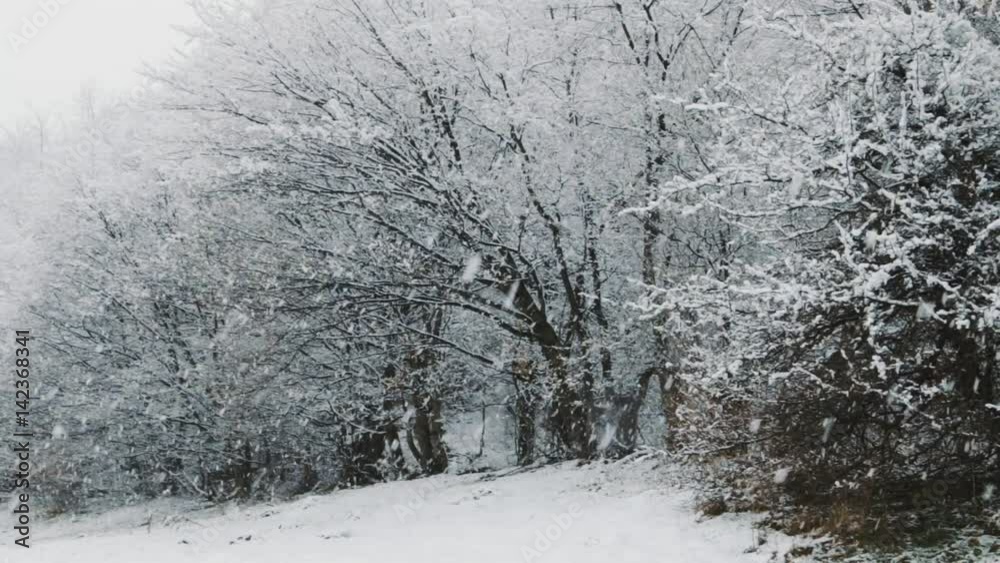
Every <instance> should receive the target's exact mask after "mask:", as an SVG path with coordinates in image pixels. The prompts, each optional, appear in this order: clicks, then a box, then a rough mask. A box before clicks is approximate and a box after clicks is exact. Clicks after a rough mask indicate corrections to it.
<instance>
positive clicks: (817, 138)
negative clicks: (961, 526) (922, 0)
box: [646, 10, 1000, 511]
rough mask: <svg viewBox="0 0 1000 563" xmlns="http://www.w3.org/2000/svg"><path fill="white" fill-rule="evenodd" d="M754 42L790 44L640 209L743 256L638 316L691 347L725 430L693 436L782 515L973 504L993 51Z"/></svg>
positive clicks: (983, 374)
mask: <svg viewBox="0 0 1000 563" xmlns="http://www.w3.org/2000/svg"><path fill="white" fill-rule="evenodd" d="M859 15H860V14H859ZM755 26H756V27H757V29H758V30H759V32H760V33H761V34H762V35H764V36H767V37H770V40H772V41H774V42H775V44H776V45H785V46H786V47H789V46H791V47H792V48H791V49H778V50H776V51H775V53H776V54H774V55H773V56H769V57H763V58H762V60H761V61H760V62H759V63H757V64H756V66H754V65H750V66H748V67H747V68H745V69H741V70H734V71H732V72H730V73H729V74H728V75H726V76H723V77H720V78H719V81H718V85H717V87H716V88H715V89H714V91H713V95H714V96H717V97H718V100H717V101H714V102H713V103H714V105H712V106H711V107H712V108H713V111H714V112H715V116H716V119H715V123H716V126H717V130H718V137H717V142H716V143H715V144H714V145H713V146H711V147H706V149H707V154H709V155H710V156H707V157H706V158H707V159H708V162H709V165H708V168H709V169H710V171H709V172H708V173H706V174H703V175H701V176H699V177H697V178H693V179H692V178H681V179H677V180H675V181H672V182H669V183H667V184H665V185H664V186H663V195H662V197H661V198H660V201H658V202H657V203H658V205H659V206H660V207H661V208H663V209H665V210H667V211H668V212H674V213H677V214H679V215H680V214H698V213H705V212H706V210H711V211H712V212H713V213H714V212H718V211H719V210H721V212H722V214H723V216H724V217H726V219H727V220H728V221H729V222H730V223H731V224H734V225H738V226H739V227H740V229H741V230H742V232H743V233H744V234H745V235H746V236H748V237H751V238H752V239H753V240H754V246H755V249H756V250H755V251H754V252H751V253H747V254H745V255H744V256H743V257H741V260H740V262H739V263H738V265H737V266H736V267H735V268H734V269H733V272H732V274H733V275H732V277H730V278H729V279H728V280H727V281H726V283H724V284H723V283H720V282H719V281H718V280H705V279H693V280H689V281H688V282H685V283H679V284H678V285H677V286H675V287H667V288H664V289H663V290H661V292H660V293H659V295H658V299H659V300H658V302H657V303H656V304H651V305H648V306H647V307H646V310H647V312H649V313H650V314H651V315H654V316H656V315H658V316H659V318H665V319H668V321H669V323H671V324H673V325H681V326H680V328H677V330H686V331H687V332H688V333H689V334H693V335H698V337H699V338H700V339H701V340H702V341H703V345H702V347H701V348H699V347H698V346H694V347H691V348H690V349H689V350H688V351H687V356H686V360H687V361H686V363H685V368H684V372H685V375H686V379H688V380H689V381H690V382H691V383H692V384H693V385H694V387H695V388H697V389H699V390H701V391H704V392H705V393H707V394H708V395H710V396H713V397H715V399H716V400H715V401H714V402H713V404H715V405H718V406H719V409H721V414H719V417H718V418H717V420H716V421H715V422H712V423H711V424H712V425H715V426H714V427H724V428H726V429H727V431H725V432H719V433H717V434H715V435H712V434H710V433H707V432H706V429H709V427H708V426H706V425H704V424H703V425H702V426H701V427H700V428H699V432H698V433H697V435H698V436H699V437H700V438H705V439H707V440H709V442H712V441H713V440H714V441H715V443H714V444H711V443H709V444H706V449H709V450H710V449H711V448H712V447H713V446H714V447H716V448H719V447H725V448H727V449H731V448H730V447H731V446H734V445H738V446H740V447H741V448H742V449H743V451H745V452H747V453H748V455H749V457H745V458H744V459H747V460H752V464H751V466H752V467H754V469H755V472H756V474H757V475H758V477H759V479H758V482H769V483H770V484H769V485H768V487H767V488H769V489H773V490H776V491H778V492H780V493H782V494H791V495H793V497H794V498H795V499H797V500H799V501H800V502H806V503H812V502H820V503H830V502H833V501H835V500H836V499H844V498H862V497H863V498H864V503H865V508H864V510H863V511H868V510H876V508H875V507H876V506H889V505H894V506H898V505H905V504H910V503H912V496H913V494H914V491H915V490H919V488H920V487H922V486H925V485H923V483H926V482H927V480H936V481H941V482H946V483H948V485H949V487H950V490H951V491H952V492H953V493H955V494H954V496H953V497H952V498H955V499H959V498H961V499H969V498H972V497H973V494H974V493H976V492H978V491H979V490H980V489H981V488H982V487H984V486H985V485H987V484H988V483H989V482H991V481H992V480H996V479H998V478H1000V438H998V436H1000V433H998V430H1000V407H998V403H1000V397H998V394H1000V368H998V356H997V353H998V350H1000V348H998V338H997V337H998V334H997V331H998V329H1000V98H998V97H997V94H996V93H997V92H998V91H1000V52H998V50H997V48H996V46H994V45H993V44H991V43H990V42H988V41H987V40H985V39H983V38H982V37H981V36H980V35H979V33H978V32H977V31H975V29H974V28H973V27H972V26H971V25H970V24H969V23H968V21H967V20H966V19H964V18H962V17H959V16H956V15H951V14H947V13H926V12H919V11H917V12H914V13H911V14H905V13H902V12H897V11H895V10H887V11H876V10H871V11H870V12H869V13H866V14H865V17H863V18H862V17H858V16H854V15H852V16H850V17H843V18H836V19H832V18H831V19H826V20H820V21H818V22H817V21H815V20H810V19H796V18H791V17H786V15H785V14H782V13H777V14H770V15H768V16H767V17H764V16H761V17H760V18H759V19H758V20H757V21H756V23H755ZM788 53H794V55H789V54H788ZM705 105H706V104H704V103H703V104H700V105H699V107H698V108H695V109H699V110H701V109H703V106H705ZM708 325H711V326H712V327H714V328H715V330H714V332H713V331H711V330H708V329H707V328H706V326H708ZM748 405H749V408H750V409H751V412H747V410H746V409H747V406H748ZM734 417H736V418H735V420H738V421H739V423H738V424H733V423H732V422H733V420H734ZM748 421H749V424H747V422H748ZM763 454H769V455H763ZM776 474H780V475H782V476H783V478H781V479H775V478H774V475H776ZM774 481H778V483H776V484H775V483H774Z"/></svg>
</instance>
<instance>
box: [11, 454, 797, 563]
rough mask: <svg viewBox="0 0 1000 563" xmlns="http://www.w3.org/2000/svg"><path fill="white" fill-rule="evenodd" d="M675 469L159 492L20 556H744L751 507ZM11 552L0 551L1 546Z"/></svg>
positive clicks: (243, 562)
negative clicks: (697, 491)
mask: <svg viewBox="0 0 1000 563" xmlns="http://www.w3.org/2000/svg"><path fill="white" fill-rule="evenodd" d="M676 482H677V479H676V470H674V469H673V468H672V466H671V465H669V464H668V463H666V462H664V461H663V460H657V459H652V458H646V459H641V460H633V461H625V462H619V463H608V464H605V463H593V464H589V465H585V466H582V467H578V466H577V465H576V464H563V465H558V466H550V467H545V468H540V469H532V470H507V471H502V472H496V473H488V474H487V473H483V474H468V475H463V476H454V475H446V476H440V477H435V478H431V479H422V480H414V481H406V482H397V483H389V484H384V485H378V486H373V487H368V488H363V489H357V490H349V491H340V492H336V493H332V494H327V495H312V496H307V497H303V498H300V499H298V500H295V501H292V502H288V503H284V504H273V505H270V504H265V505H254V506H238V505H227V506H221V507H214V508H207V509H194V508H193V507H191V506H190V505H187V508H186V509H185V508H184V506H185V505H183V504H180V503H178V502H176V501H163V502H159V503H152V504H149V505H143V506H138V507H129V508H124V509H119V510H115V511H111V512H109V513H106V514H103V515H100V516H85V517H80V518H75V519H71V518H59V519H55V520H50V521H43V522H38V523H36V524H35V527H34V529H33V533H32V538H31V539H32V543H33V547H31V549H30V552H29V551H26V550H23V548H16V547H10V546H3V547H0V559H3V558H4V557H7V558H9V561H24V562H25V563H117V562H122V563H184V562H189V561H190V562H198V563H211V562H239V563H256V562H260V563H265V562H266V563H283V562H310V561H316V562H319V561H322V562H324V563H330V562H333V563H395V562H407V563H515V562H525V563H530V562H534V561H537V562H542V563H559V562H572V563H591V562H593V563H598V562H599V563H608V562H613V563H632V562H635V563H654V562H655V563H681V562H683V563H730V562H734V563H738V562H743V561H745V562H754V561H768V560H771V558H772V556H774V553H775V552H778V554H779V557H777V558H776V560H779V561H781V560H783V559H782V558H780V554H781V553H783V552H784V551H785V550H786V549H787V548H789V547H790V542H791V540H790V539H789V538H787V537H784V536H781V535H780V534H772V535H771V536H770V537H769V538H768V539H767V540H766V542H764V543H763V545H760V546H758V547H757V549H756V551H753V552H750V553H747V552H746V551H747V550H748V548H750V547H751V546H752V545H755V544H757V543H758V538H759V532H756V531H755V530H754V529H753V526H752V523H753V518H754V517H753V516H751V515H723V516H721V517H718V518H713V519H700V518H699V516H698V514H696V512H695V509H694V506H693V505H694V504H695V502H694V495H693V494H692V493H691V492H690V491H687V490H685V489H683V488H680V487H677V486H675V485H672V484H671V483H676ZM3 550H6V551H3Z"/></svg>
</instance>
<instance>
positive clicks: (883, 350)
mask: <svg viewBox="0 0 1000 563" xmlns="http://www.w3.org/2000/svg"><path fill="white" fill-rule="evenodd" d="M193 5H194V6H195V8H196V10H197V15H198V19H199V24H198V25H196V26H191V27H190V28H188V29H185V33H186V34H187V35H188V40H187V43H186V45H185V47H184V48H183V49H179V50H178V51H177V52H176V53H175V54H174V56H173V57H172V58H171V59H170V62H169V64H164V65H159V66H155V67H149V68H146V69H145V70H144V74H145V79H144V82H143V84H142V86H141V87H138V88H136V89H135V90H134V91H133V92H131V93H129V94H128V95H116V96H110V95H104V94H102V93H101V92H100V91H97V90H89V91H82V92H81V94H80V96H79V102H78V104H77V105H78V110H77V111H76V112H75V115H73V116H72V118H70V119H66V120H64V121H62V122H59V123H53V122H51V121H48V122H45V123H44V124H43V123H42V121H39V122H38V123H33V122H31V121H30V120H29V121H24V122H21V123H19V124H18V125H17V126H16V127H13V128H6V129H5V130H4V133H5V134H4V135H3V136H0V169H2V170H4V172H5V174H4V175H3V177H2V178H0V191H2V193H5V194H10V195H9V196H5V198H6V200H7V201H6V202H5V204H4V206H3V207H0V249H2V250H3V252H4V255H5V256H7V257H8V258H7V261H6V262H5V266H4V268H3V271H0V291H2V295H3V296H5V298H6V300H7V301H6V302H7V303H8V304H10V307H9V308H8V309H9V310H7V311H4V312H5V313H9V316H8V319H10V320H11V322H10V323H9V324H10V325H17V327H16V328H23V327H30V328H31V329H32V335H33V336H34V339H33V342H32V349H31V354H32V361H33V362H34V364H33V365H37V366H38V367H36V368H34V369H35V371H34V372H33V375H32V377H33V378H34V380H33V382H32V385H33V386H34V388H33V392H34V393H36V395H35V401H34V406H33V410H32V416H33V417H34V421H35V422H34V423H35V424H36V425H37V426H38V427H39V428H42V429H44V430H45V434H46V437H45V438H44V439H42V440H37V441H36V443H37V444H38V446H36V448H37V449H36V451H34V452H33V454H32V455H33V456H34V463H35V464H36V465H35V468H34V470H33V471H34V475H33V480H32V481H33V482H32V485H33V487H35V489H36V491H37V494H38V496H39V498H42V499H44V502H45V507H46V510H48V511H49V512H50V513H51V514H53V515H56V514H61V513H69V512H75V511H81V510H86V509H87V507H89V506H92V505H95V504H105V505H107V504H112V505H122V504H128V503H132V502H136V501H137V500H139V499H152V498H157V497H162V496H165V495H166V496H178V497H185V498H198V499H203V500H207V501H212V502H231V501H239V502H262V501H269V500H272V499H276V498H284V499H287V498H291V497H293V496H296V495H301V494H304V493H312V492H324V491H333V490H339V489H345V488H356V487H362V486H368V485H373V484H377V483H384V482H393V481H400V480H408V479H414V478H418V477H425V476H431V475H438V474H443V473H465V472H475V471H483V470H497V469H500V468H502V467H514V466H521V467H524V468H531V467H540V466H544V465H546V464H549V463H554V462H564V461H568V460H573V461H578V462H579V463H583V464H591V463H602V462H605V461H608V460H620V459H628V458H629V457H630V456H635V455H641V454H643V452H648V451H651V450H656V451H660V452H663V455H665V456H667V457H668V458H669V459H670V460H672V461H671V463H676V464H680V465H683V466H684V467H686V468H687V471H689V472H690V475H691V476H692V477H691V479H692V482H694V483H695V484H696V485H695V486H697V487H698V488H699V490H700V491H702V493H703V496H704V498H705V499H706V500H705V506H706V507H707V508H706V510H705V512H709V511H711V510H715V511H716V512H730V511H732V512H745V511H754V512H762V511H763V512H766V513H768V514H769V519H768V522H769V525H770V526H773V527H775V528H777V529H780V530H782V531H783V532H785V533H789V534H815V535H823V534H829V535H831V536H833V537H837V538H838V543H842V544H859V545H862V546H865V547H866V548H868V547H871V546H874V547H871V549H885V550H889V551H892V550H898V549H903V548H904V547H906V546H908V545H911V544H913V543H917V544H919V543H921V542H923V543H927V542H935V541H943V542H947V541H951V536H949V535H948V533H947V531H949V530H968V529H974V530H977V531H976V532H974V533H973V535H974V536H976V535H979V534H986V533H987V532H989V533H993V534H998V535H1000V510H998V508H1000V505H998V504H997V500H996V499H995V498H994V490H995V486H996V484H997V483H998V482H1000V153H998V151H1000V20H998V19H997V16H996V14H995V10H996V6H995V5H994V3H993V1H992V0H975V1H967V0H907V1H903V0H887V1H882V0H669V1H668V0H620V1H618V0H580V1H576V0H569V1H568V2H567V1H560V2H554V1H553V0H517V1H516V2H506V1H502V0H296V1H294V2H289V1H287V0H282V1H279V0H214V1H208V0H203V1H198V2H195V3H194V4H193ZM53 194H55V195H53ZM54 202H58V203H54ZM29 214H30V215H32V216H33V217H34V219H33V220H26V219H25V217H27V216H28V215H29ZM4 324H8V323H6V322H5V323H4ZM7 348H8V349H9V348H11V347H10V346H7ZM7 364H12V361H11V362H7ZM35 373H37V375H34V374H35ZM5 412H6V411H5ZM43 444H44V445H43ZM2 457H4V458H10V459H11V460H13V456H12V454H11V452H9V451H8V452H7V453H4V454H2ZM12 463H13V461H12V462H11V463H10V464H8V463H7V462H6V459H5V460H4V466H5V467H6V466H7V465H12ZM970 527H971V528H970ZM942 530H944V531H945V532H942ZM995 547H998V548H1000V544H996V546H995ZM885 560H888V559H885ZM955 560H956V561H957V559H955ZM970 560H972V559H970Z"/></svg>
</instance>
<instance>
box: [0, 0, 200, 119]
mask: <svg viewBox="0 0 1000 563" xmlns="http://www.w3.org/2000/svg"><path fill="white" fill-rule="evenodd" d="M46 4H48V5H49V7H50V11H52V10H53V8H52V6H53V5H55V6H58V8H59V9H58V12H57V13H55V15H54V16H51V17H49V16H48V15H47V14H46V13H45V10H44V7H45V5H46ZM25 19H27V20H28V21H29V22H30V21H31V20H34V21H35V22H39V23H40V22H45V24H44V26H41V27H38V29H37V33H36V34H35V36H34V37H31V38H27V37H26V35H29V34H31V29H30V27H28V28H27V29H26V28H25ZM46 19H47V20H48V21H47V22H46V21H45V20H46ZM192 22H193V14H192V11H191V9H190V8H189V7H188V4H187V0H0V33H2V37H0V125H4V124H10V123H12V122H13V121H16V120H18V119H21V118H26V117H30V116H32V115H33V114H35V113H38V114H41V115H45V116H55V115H59V114H62V113H63V112H65V111H66V110H67V109H68V108H69V107H71V104H72V102H73V100H74V99H75V98H76V96H77V95H78V93H79V92H80V89H81V87H82V86H83V85H86V84H93V85H95V86H96V87H97V88H98V89H99V90H127V89H128V88H129V87H130V86H132V85H134V84H136V82H137V80H138V79H137V75H136V74H135V69H136V68H137V67H138V66H139V65H141V64H142V63H143V62H155V61H156V60H158V59H162V58H163V57H164V56H165V55H168V54H169V53H170V52H171V50H172V49H174V48H176V47H178V46H180V45H182V42H183V37H182V36H181V35H180V34H178V33H176V31H175V30H174V29H173V26H176V25H178V24H180V25H185V24H189V23H192ZM32 25H33V24H32ZM15 34H16V35H17V36H19V37H20V38H22V39H24V41H25V42H24V43H22V42H21V41H20V40H19V39H17V38H16V37H14V35H15ZM15 43H16V44H17V45H16V46H15V45H14V44H15Z"/></svg>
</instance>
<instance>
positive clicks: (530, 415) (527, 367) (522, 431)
mask: <svg viewBox="0 0 1000 563" xmlns="http://www.w3.org/2000/svg"><path fill="white" fill-rule="evenodd" d="M513 372H514V387H515V390H516V392H517V398H516V399H515V401H514V420H515V422H516V432H517V438H516V442H515V445H514V451H515V452H516V454H517V464H518V465H522V466H523V465H531V464H532V463H534V461H535V416H536V415H537V407H538V397H537V395H536V393H535V389H534V384H535V377H534V366H533V365H532V362H530V361H528V360H518V361H515V362H514V369H513Z"/></svg>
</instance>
